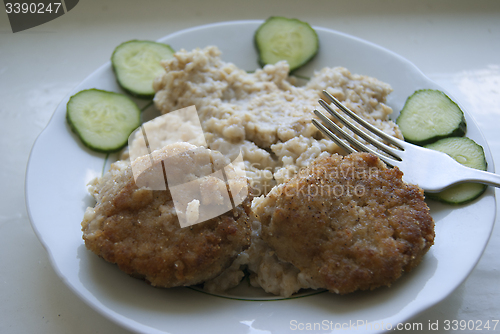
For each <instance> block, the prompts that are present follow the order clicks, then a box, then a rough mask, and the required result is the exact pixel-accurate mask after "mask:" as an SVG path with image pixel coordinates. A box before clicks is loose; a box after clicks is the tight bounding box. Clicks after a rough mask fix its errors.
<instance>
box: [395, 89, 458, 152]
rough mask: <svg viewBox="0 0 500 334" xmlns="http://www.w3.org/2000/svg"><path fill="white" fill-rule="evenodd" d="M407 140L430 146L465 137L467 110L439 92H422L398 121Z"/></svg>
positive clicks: (405, 107) (404, 109) (415, 95)
mask: <svg viewBox="0 0 500 334" xmlns="http://www.w3.org/2000/svg"><path fill="white" fill-rule="evenodd" d="M396 123H397V124H398V126H399V128H400V130H401V132H402V133H403V136H404V138H405V140H406V141H408V142H411V143H413V144H417V145H425V144H429V143H431V142H433V141H436V140H438V139H441V138H445V137H459V136H463V135H465V131H466V122H465V116H464V113H463V111H462V110H461V109H460V107H459V106H458V105H457V104H456V103H455V102H453V101H452V100H451V99H450V98H449V97H448V96H447V95H446V94H444V93H443V92H441V91H439V90H433V89H422V90H418V91H416V92H415V93H413V95H411V96H410V97H409V98H408V99H407V100H406V103H405V105H404V107H403V109H402V110H401V114H400V115H399V117H398V119H397V120H396Z"/></svg>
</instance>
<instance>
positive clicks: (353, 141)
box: [312, 110, 398, 166]
mask: <svg viewBox="0 0 500 334" xmlns="http://www.w3.org/2000/svg"><path fill="white" fill-rule="evenodd" d="M314 114H315V115H316V116H318V117H319V118H320V119H321V120H322V121H323V122H324V123H325V124H326V127H325V126H323V124H321V123H319V122H318V121H316V120H315V119H313V120H312V122H313V124H314V125H315V126H316V127H317V128H318V129H319V130H320V131H321V132H323V133H325V134H326V135H327V136H328V137H329V138H331V139H332V140H333V141H335V142H336V143H337V144H338V143H339V142H340V143H342V144H340V146H341V147H342V148H343V149H345V150H346V151H347V152H350V153H352V152H355V150H353V149H352V148H350V147H348V145H346V144H345V143H344V142H342V141H341V140H340V138H339V137H338V136H337V135H336V134H334V133H333V132H332V131H335V132H336V133H338V134H339V135H340V136H341V137H342V138H344V139H345V140H347V141H348V142H349V143H350V144H351V145H353V146H354V147H355V148H356V149H357V150H358V151H361V152H369V153H371V154H374V155H376V156H377V157H379V159H380V160H382V161H384V162H385V163H386V164H388V165H391V166H395V164H396V163H397V162H398V161H396V160H394V159H392V158H390V157H388V156H386V155H383V154H380V153H379V152H376V151H374V150H372V149H371V148H369V147H367V146H366V145H364V144H362V143H361V142H360V141H358V140H357V139H355V138H353V137H352V136H351V135H350V134H348V133H347V132H345V131H344V130H342V129H341V128H340V127H339V126H338V125H337V124H335V123H334V122H332V120H331V119H329V118H328V117H326V116H325V115H324V114H323V113H321V112H320V111H318V110H314ZM335 137H336V138H335ZM346 146H347V148H346Z"/></svg>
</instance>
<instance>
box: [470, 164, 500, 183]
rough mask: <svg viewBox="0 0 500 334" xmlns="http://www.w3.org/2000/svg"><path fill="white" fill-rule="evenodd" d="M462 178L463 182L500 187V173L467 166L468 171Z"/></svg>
mask: <svg viewBox="0 0 500 334" xmlns="http://www.w3.org/2000/svg"><path fill="white" fill-rule="evenodd" d="M464 167H465V166H464ZM461 179H462V180H463V182H474V183H483V184H487V185H489V186H493V187H497V188H500V175H499V174H495V173H491V172H486V171H482V170H478V169H473V168H467V172H466V173H464V174H463V177H462V178H461ZM461 183H462V182H461Z"/></svg>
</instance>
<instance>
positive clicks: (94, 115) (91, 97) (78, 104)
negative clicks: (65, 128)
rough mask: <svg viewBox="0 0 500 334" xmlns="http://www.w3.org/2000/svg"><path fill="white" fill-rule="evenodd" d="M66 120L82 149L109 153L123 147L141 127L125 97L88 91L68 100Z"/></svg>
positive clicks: (137, 112) (136, 110)
mask: <svg viewBox="0 0 500 334" xmlns="http://www.w3.org/2000/svg"><path fill="white" fill-rule="evenodd" d="M66 120H67V122H68V124H69V125H70V127H71V129H72V130H73V132H75V133H76V134H77V135H78V136H79V137H80V139H81V141H82V143H83V144H84V145H85V146H87V147H89V148H90V149H92V150H94V151H97V152H104V153H110V152H115V151H118V150H120V149H121V148H123V147H124V146H125V145H126V144H127V142H128V137H129V135H130V134H131V133H132V131H134V130H135V129H137V128H138V127H139V126H140V125H141V110H140V109H139V108H138V107H137V105H136V104H135V103H134V102H133V101H132V100H131V99H130V98H128V97H127V96H125V95H122V94H118V93H114V92H108V91H104V90H98V89H89V90H83V91H80V92H78V93H77V94H75V95H73V96H72V97H71V98H70V99H69V101H68V104H67V108H66Z"/></svg>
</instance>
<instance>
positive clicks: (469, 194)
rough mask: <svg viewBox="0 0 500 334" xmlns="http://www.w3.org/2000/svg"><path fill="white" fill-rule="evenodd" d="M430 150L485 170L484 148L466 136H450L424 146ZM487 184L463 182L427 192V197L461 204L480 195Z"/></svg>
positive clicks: (468, 165)
mask: <svg viewBox="0 0 500 334" xmlns="http://www.w3.org/2000/svg"><path fill="white" fill-rule="evenodd" d="M424 147H426V148H430V149H432V150H436V151H440V152H444V153H446V154H448V155H449V156H451V157H452V158H453V159H455V160H456V161H458V162H459V163H461V164H462V165H465V166H467V167H471V168H475V169H480V170H486V168H487V163H486V158H485V156H484V150H483V147H482V146H481V145H478V144H477V143H476V142H474V141H473V140H472V139H470V138H467V137H450V138H445V139H441V140H438V141H436V142H435V143H432V144H429V145H426V146H424ZM486 188H487V186H486V185H484V184H479V183H463V184H458V185H456V186H452V187H449V188H447V189H445V190H443V191H441V192H439V193H429V194H427V196H428V197H429V198H432V199H435V200H438V201H441V202H445V203H448V204H463V203H467V202H470V201H472V200H474V199H476V198H478V197H479V196H481V195H482V194H483V193H484V191H485V190H486Z"/></svg>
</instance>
